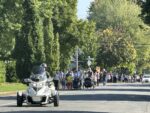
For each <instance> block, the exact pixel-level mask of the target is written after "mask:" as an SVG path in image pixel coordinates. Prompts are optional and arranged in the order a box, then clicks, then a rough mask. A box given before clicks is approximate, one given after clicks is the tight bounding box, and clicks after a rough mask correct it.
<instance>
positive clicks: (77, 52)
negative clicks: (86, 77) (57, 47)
mask: <svg viewBox="0 0 150 113" xmlns="http://www.w3.org/2000/svg"><path fill="white" fill-rule="evenodd" d="M78 57H79V48H78V46H77V49H76V71H77V74H78V70H79V69H78V68H79V67H78Z"/></svg>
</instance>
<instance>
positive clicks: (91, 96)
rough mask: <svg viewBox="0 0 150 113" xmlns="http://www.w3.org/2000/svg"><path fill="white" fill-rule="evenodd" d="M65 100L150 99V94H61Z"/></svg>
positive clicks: (140, 100)
mask: <svg viewBox="0 0 150 113" xmlns="http://www.w3.org/2000/svg"><path fill="white" fill-rule="evenodd" d="M60 98H61V100H65V101H139V102H142V101H150V96H148V95H133V94H84V95H61V96H60Z"/></svg>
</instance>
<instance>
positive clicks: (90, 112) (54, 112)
mask: <svg viewBox="0 0 150 113" xmlns="http://www.w3.org/2000/svg"><path fill="white" fill-rule="evenodd" d="M0 113H2V112H0ZM4 113H108V112H92V111H10V112H4ZM109 113H110V112H109Z"/></svg>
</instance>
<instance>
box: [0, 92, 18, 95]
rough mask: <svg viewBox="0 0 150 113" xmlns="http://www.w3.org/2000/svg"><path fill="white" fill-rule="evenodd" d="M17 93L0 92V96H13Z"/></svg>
mask: <svg viewBox="0 0 150 113" xmlns="http://www.w3.org/2000/svg"><path fill="white" fill-rule="evenodd" d="M16 93H17V91H9V92H0V96H7V95H14V94H16Z"/></svg>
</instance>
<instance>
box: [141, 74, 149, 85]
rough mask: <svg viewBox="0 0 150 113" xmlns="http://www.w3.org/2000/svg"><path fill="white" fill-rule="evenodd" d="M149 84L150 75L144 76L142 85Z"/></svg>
mask: <svg viewBox="0 0 150 113" xmlns="http://www.w3.org/2000/svg"><path fill="white" fill-rule="evenodd" d="M148 82H150V74H144V75H143V77H142V83H148Z"/></svg>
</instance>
